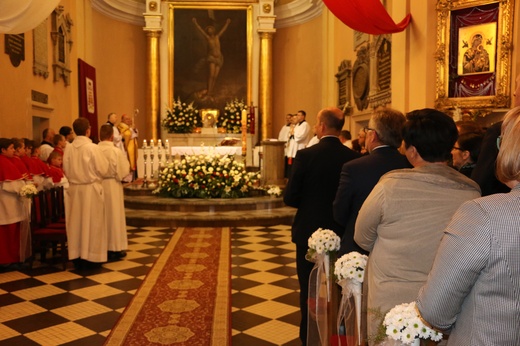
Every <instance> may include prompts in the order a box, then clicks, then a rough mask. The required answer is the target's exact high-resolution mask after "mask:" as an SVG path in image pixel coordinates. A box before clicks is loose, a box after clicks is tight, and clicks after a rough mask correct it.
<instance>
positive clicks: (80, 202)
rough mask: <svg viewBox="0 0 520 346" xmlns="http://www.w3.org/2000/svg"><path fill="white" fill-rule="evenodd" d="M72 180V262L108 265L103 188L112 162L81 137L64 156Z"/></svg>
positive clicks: (68, 196)
mask: <svg viewBox="0 0 520 346" xmlns="http://www.w3.org/2000/svg"><path fill="white" fill-rule="evenodd" d="M63 171H64V172H65V175H66V176H67V178H68V179H69V188H68V189H66V190H65V215H66V225H67V241H68V248H69V259H71V260H73V259H76V258H82V259H84V260H87V261H91V262H106V261H107V243H108V242H107V239H108V238H107V230H106V226H105V193H104V191H103V186H102V184H101V182H102V180H103V178H104V177H106V176H108V175H109V165H108V160H107V159H106V158H105V156H104V155H103V153H102V152H101V149H100V148H99V147H98V146H97V145H96V144H94V143H92V141H91V140H90V138H87V137H85V136H77V137H76V138H75V139H74V141H73V142H72V143H71V144H69V145H67V150H65V153H64V155H63Z"/></svg>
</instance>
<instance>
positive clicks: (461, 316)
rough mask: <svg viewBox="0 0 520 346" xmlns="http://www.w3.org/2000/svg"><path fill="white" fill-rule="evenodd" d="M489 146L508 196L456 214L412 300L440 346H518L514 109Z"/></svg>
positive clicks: (518, 122) (518, 191) (518, 187)
mask: <svg viewBox="0 0 520 346" xmlns="http://www.w3.org/2000/svg"><path fill="white" fill-rule="evenodd" d="M497 144H498V145H499V146H500V150H499V153H498V158H497V177H498V179H499V180H500V181H501V182H503V183H504V184H506V185H507V186H509V187H510V188H511V189H512V190H511V192H509V193H498V194H494V195H490V196H486V197H482V198H478V199H475V200H472V201H468V202H466V203H464V204H463V205H462V206H461V207H460V208H459V209H458V211H457V212H456V213H455V215H454V216H453V218H452V220H451V222H450V224H449V225H448V227H447V228H446V229H445V231H444V237H443V239H442V241H441V245H440V247H439V250H438V252H437V255H436V258H435V261H434V264H433V268H432V271H431V272H430V275H429V278H428V281H427V282H426V284H425V285H424V287H422V289H421V291H420V293H419V298H418V300H417V307H418V309H419V311H420V313H421V315H422V317H423V318H424V320H426V321H427V322H428V323H430V324H431V325H432V326H433V327H435V328H437V329H440V330H442V331H445V332H448V333H449V334H450V338H449V340H448V345H457V346H461V345H462V346H464V345H472V346H478V345H511V346H513V345H520V329H519V328H518V325H519V323H520V305H519V303H518V302H519V301H520V252H519V251H518V249H519V248H520V107H516V108H514V109H512V110H511V111H509V112H508V113H507V114H506V116H505V118H504V122H503V124H502V132H501V137H499V141H498V143H497Z"/></svg>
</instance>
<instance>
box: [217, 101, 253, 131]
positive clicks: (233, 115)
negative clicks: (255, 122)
mask: <svg viewBox="0 0 520 346" xmlns="http://www.w3.org/2000/svg"><path fill="white" fill-rule="evenodd" d="M244 109H245V110H246V111H249V108H248V106H247V105H246V103H245V102H244V100H240V101H239V100H238V99H234V100H233V101H230V102H227V103H226V106H225V107H224V114H223V115H222V116H219V117H218V119H217V126H218V127H223V128H225V129H226V132H227V133H240V132H241V131H242V111H243V110H244ZM250 122H251V119H249V117H247V128H249V125H250Z"/></svg>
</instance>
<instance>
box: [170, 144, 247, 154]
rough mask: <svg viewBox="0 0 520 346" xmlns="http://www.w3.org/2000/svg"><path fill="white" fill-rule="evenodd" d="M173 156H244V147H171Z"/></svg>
mask: <svg viewBox="0 0 520 346" xmlns="http://www.w3.org/2000/svg"><path fill="white" fill-rule="evenodd" d="M170 150H171V154H172V155H173V156H177V155H179V156H182V155H184V156H186V155H200V154H204V155H208V154H209V155H211V154H219V155H242V147H210V146H207V147H206V146H198V147H195V146H193V147H177V146H175V147H170Z"/></svg>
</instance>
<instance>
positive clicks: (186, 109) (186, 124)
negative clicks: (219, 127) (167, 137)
mask: <svg viewBox="0 0 520 346" xmlns="http://www.w3.org/2000/svg"><path fill="white" fill-rule="evenodd" d="M162 126H163V127H164V128H165V129H166V130H168V132H170V133H192V132H193V131H194V130H195V128H196V127H200V126H202V120H201V117H200V115H199V111H198V110H197V108H196V107H195V106H194V105H193V102H192V103H189V104H186V103H185V102H182V101H181V99H180V98H177V101H173V104H172V109H167V110H166V117H165V118H164V119H163V120H162Z"/></svg>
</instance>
